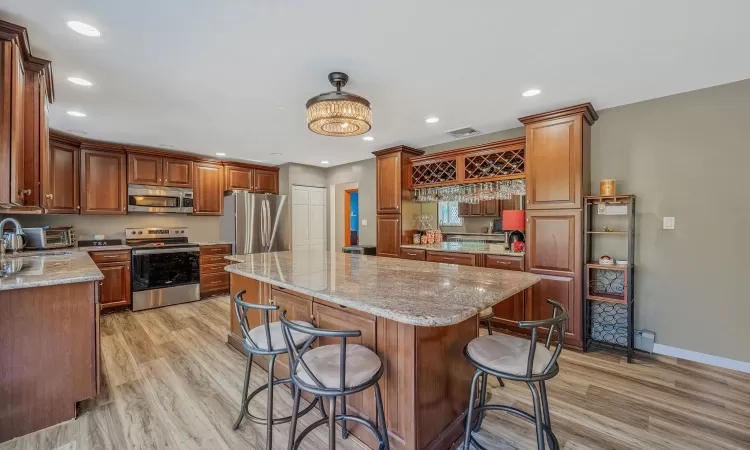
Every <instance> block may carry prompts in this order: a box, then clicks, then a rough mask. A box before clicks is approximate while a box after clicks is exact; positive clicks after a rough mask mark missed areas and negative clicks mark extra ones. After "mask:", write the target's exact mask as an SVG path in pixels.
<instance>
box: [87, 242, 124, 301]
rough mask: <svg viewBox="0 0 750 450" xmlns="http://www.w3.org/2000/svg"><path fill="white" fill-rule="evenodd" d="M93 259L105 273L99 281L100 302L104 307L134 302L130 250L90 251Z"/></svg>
mask: <svg viewBox="0 0 750 450" xmlns="http://www.w3.org/2000/svg"><path fill="white" fill-rule="evenodd" d="M89 255H90V256H91V259H93V260H94V262H95V263H96V266H97V267H98V268H99V271H101V273H102V275H104V279H103V280H101V281H100V282H99V303H100V304H101V307H102V308H113V307H115V306H127V305H130V304H131V303H132V299H133V297H132V286H131V274H130V250H117V251H97V252H90V253H89Z"/></svg>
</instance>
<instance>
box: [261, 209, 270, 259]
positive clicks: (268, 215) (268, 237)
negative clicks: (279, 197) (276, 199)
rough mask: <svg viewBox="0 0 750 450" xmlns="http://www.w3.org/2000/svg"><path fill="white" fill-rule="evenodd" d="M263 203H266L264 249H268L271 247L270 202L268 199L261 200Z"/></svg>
mask: <svg viewBox="0 0 750 450" xmlns="http://www.w3.org/2000/svg"><path fill="white" fill-rule="evenodd" d="M263 203H265V204H266V217H265V220H266V230H265V232H266V249H265V250H266V251H269V250H270V249H271V202H269V201H268V199H265V200H263Z"/></svg>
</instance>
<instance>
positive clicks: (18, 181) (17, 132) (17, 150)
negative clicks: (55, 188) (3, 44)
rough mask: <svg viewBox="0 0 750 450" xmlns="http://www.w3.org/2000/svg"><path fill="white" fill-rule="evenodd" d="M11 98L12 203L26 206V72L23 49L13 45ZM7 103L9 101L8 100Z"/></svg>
mask: <svg viewBox="0 0 750 450" xmlns="http://www.w3.org/2000/svg"><path fill="white" fill-rule="evenodd" d="M11 61H12V63H11V69H12V73H11V79H10V86H11V97H10V111H11V120H10V202H11V203H17V204H19V205H23V204H24V195H26V193H27V192H28V194H29V195H31V192H30V191H25V190H24V180H23V177H24V161H23V156H24V148H23V144H24V142H23V139H24V121H23V119H24V93H25V88H26V84H25V75H26V73H25V71H24V68H23V59H22V58H21V49H20V48H19V47H18V45H17V44H15V43H13V45H12V53H11ZM6 101H7V100H6Z"/></svg>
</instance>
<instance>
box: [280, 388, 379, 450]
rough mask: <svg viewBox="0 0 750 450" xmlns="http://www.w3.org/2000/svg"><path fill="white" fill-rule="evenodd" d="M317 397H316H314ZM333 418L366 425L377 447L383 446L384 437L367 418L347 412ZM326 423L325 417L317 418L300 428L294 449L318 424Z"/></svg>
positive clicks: (295, 449)
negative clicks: (374, 438) (375, 439)
mask: <svg viewBox="0 0 750 450" xmlns="http://www.w3.org/2000/svg"><path fill="white" fill-rule="evenodd" d="M316 398H317V397H316ZM334 420H336V421H339V420H346V421H352V422H357V423H358V424H360V425H364V426H366V427H367V428H368V429H369V430H370V432H371V433H372V434H373V435H374V436H375V437H376V438H377V439H378V448H379V449H382V448H384V447H385V437H384V436H383V433H382V432H381V431H380V430H379V429H378V428H377V427H376V426H375V424H373V423H372V422H370V421H369V420H365V419H363V418H361V417H359V416H352V415H349V414H336V416H335V418H334ZM325 423H328V419H327V418H325V417H324V418H322V419H319V420H317V421H315V422H313V423H312V424H310V425H309V426H308V427H307V428H305V429H304V430H302V432H301V433H300V434H299V436H297V439H295V440H294V450H297V449H298V448H299V446H300V444H301V443H302V440H303V439H305V437H306V436H307V435H308V434H310V433H311V432H312V431H313V430H314V429H316V428H318V427H319V426H321V425H323V424H325Z"/></svg>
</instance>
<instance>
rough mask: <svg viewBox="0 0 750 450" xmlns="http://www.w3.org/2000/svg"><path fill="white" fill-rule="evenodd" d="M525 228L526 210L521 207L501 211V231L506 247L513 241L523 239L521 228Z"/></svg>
mask: <svg viewBox="0 0 750 450" xmlns="http://www.w3.org/2000/svg"><path fill="white" fill-rule="evenodd" d="M525 229H526V211H524V210H523V209H509V210H505V211H503V231H505V243H506V244H507V245H508V249H510V248H511V245H512V243H513V242H517V241H521V242H523V241H524V240H525V236H524V234H523V230H525Z"/></svg>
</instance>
